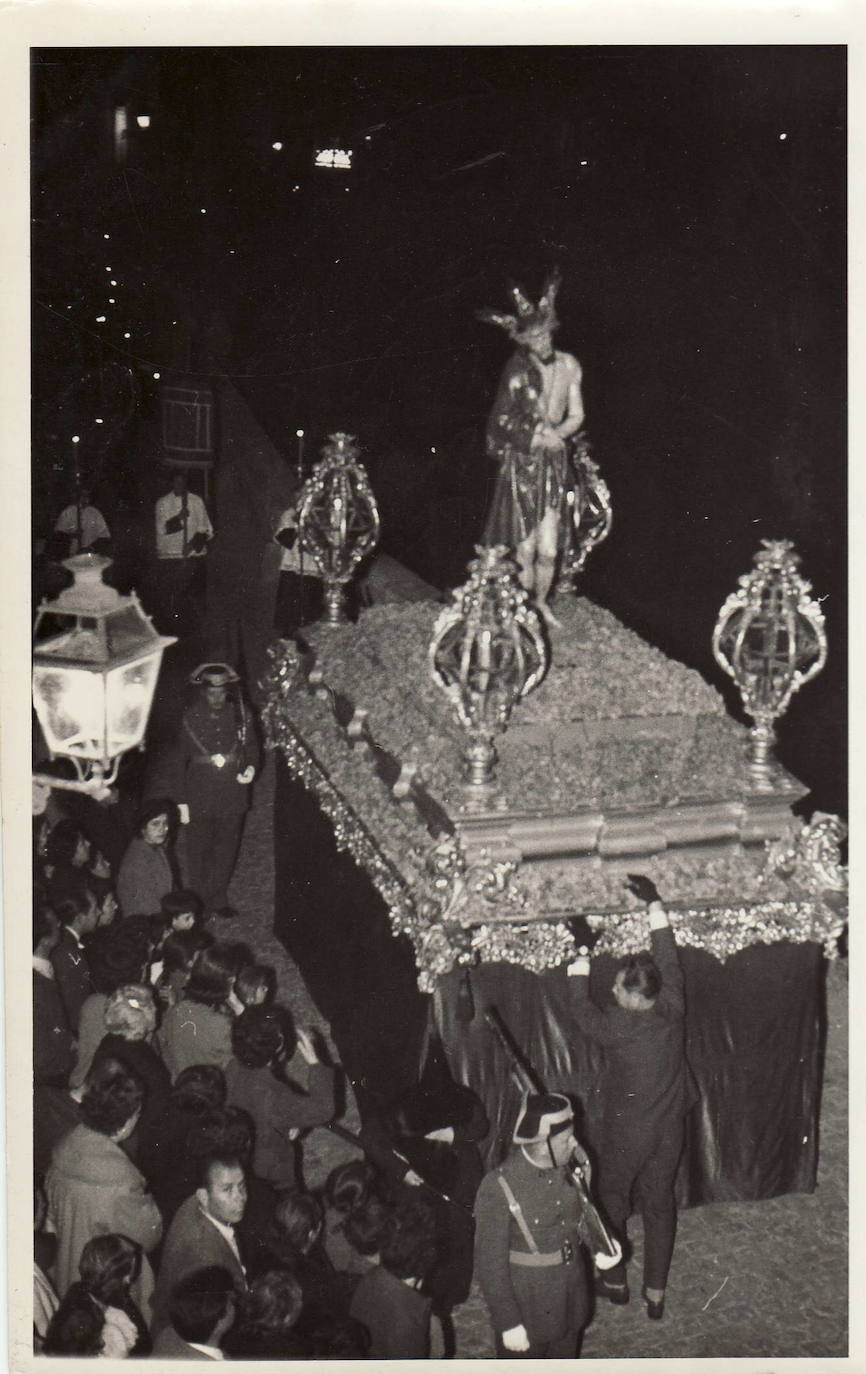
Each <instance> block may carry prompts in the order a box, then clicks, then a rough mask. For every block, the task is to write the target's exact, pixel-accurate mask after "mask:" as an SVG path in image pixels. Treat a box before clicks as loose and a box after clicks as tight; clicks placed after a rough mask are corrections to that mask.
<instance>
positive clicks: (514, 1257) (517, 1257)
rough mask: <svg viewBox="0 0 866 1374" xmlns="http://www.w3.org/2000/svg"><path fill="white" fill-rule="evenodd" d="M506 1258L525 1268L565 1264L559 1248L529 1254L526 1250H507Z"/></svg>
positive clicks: (542, 1267)
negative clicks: (545, 1252) (543, 1252)
mask: <svg viewBox="0 0 866 1374" xmlns="http://www.w3.org/2000/svg"><path fill="white" fill-rule="evenodd" d="M508 1258H509V1260H510V1262H511V1263H512V1264H521V1265H524V1266H525V1267H526V1268H527V1269H536V1268H539V1269H548V1268H551V1267H552V1266H553V1265H554V1264H565V1262H566V1261H565V1258H564V1256H563V1253H562V1251H561V1250H551V1251H548V1253H547V1254H541V1252H540V1251H539V1252H537V1253H536V1254H534V1255H533V1254H530V1253H529V1251H528V1250H509V1252H508Z"/></svg>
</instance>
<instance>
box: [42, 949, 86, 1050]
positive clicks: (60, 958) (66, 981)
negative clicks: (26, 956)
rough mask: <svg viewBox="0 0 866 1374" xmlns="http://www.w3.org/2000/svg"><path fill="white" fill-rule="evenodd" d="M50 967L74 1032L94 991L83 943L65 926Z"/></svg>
mask: <svg viewBox="0 0 866 1374" xmlns="http://www.w3.org/2000/svg"><path fill="white" fill-rule="evenodd" d="M51 967H52V968H53V969H54V977H55V979H56V980H57V991H58V993H59V994H60V1001H61V1002H62V1004H63V1010H64V1012H65V1013H66V1024H67V1026H68V1027H69V1030H70V1031H71V1032H72V1034H73V1035H76V1034H77V1032H78V1020H79V1017H80V1016H81V1008H82V1007H83V1006H84V1003H85V1002H86V1001H87V999H88V997H89V996H90V994H91V993H92V992H93V982H92V980H91V977H90V966H89V965H88V962H87V955H86V953H85V950H84V945H83V944H79V942H78V940H76V938H75V936H74V935H73V933H72V931H71V930H69V929H68V928H67V927H66V926H64V927H63V929H62V931H61V932H60V939H59V940H58V941H57V944H56V945H55V946H54V949H53V950H52V951H51Z"/></svg>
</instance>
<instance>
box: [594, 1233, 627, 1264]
mask: <svg viewBox="0 0 866 1374" xmlns="http://www.w3.org/2000/svg"><path fill="white" fill-rule="evenodd" d="M613 1243H614V1245H615V1246H616V1254H615V1255H593V1257H592V1258H593V1259H594V1260H595V1267H596V1269H601V1270H602V1271H604V1270H605V1269H613V1268H614V1266H615V1265H617V1264H619V1262H620V1260H621V1259H622V1246H621V1245H620V1243H619V1241H618V1240H615V1241H614V1242H613Z"/></svg>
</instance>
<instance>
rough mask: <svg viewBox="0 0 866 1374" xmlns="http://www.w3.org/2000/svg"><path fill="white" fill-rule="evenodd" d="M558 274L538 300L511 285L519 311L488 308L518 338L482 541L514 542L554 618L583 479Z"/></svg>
mask: <svg viewBox="0 0 866 1374" xmlns="http://www.w3.org/2000/svg"><path fill="white" fill-rule="evenodd" d="M558 288H559V277H558V276H557V275H554V276H552V277H551V278H549V280H548V281H547V284H546V285H545V288H544V291H543V293H542V296H541V299H540V301H539V302H538V305H537V306H535V305H533V304H532V302H531V301H530V300H529V298H528V297H527V296H526V295H525V294H524V292H523V291H522V289H521V288H520V287H519V286H515V287H513V288H512V291H511V294H512V297H513V299H514V303H515V307H516V314H514V315H504V314H500V313H498V312H496V311H492V310H485V311H481V312H480V315H479V318H481V319H483V320H485V321H487V322H488V323H490V324H498V325H500V326H501V327H502V328H503V329H505V330H506V331H507V333H508V334H509V336H510V337H511V338H512V339H513V340H514V342H515V343H516V344H517V350H516V352H515V353H513V354H512V356H511V357H510V358H509V360H508V362H507V363H506V364H505V368H504V371H503V373H502V377H501V378H500V382H499V390H498V391H497V393H496V399H495V401H494V403H493V409H492V411H491V413H490V418H489V420H488V423H487V453H488V455H489V456H490V457H491V458H495V459H496V460H497V462H498V464H499V470H498V473H497V476H496V483H495V486H494V491H493V498H492V501H491V503H490V509H489V511H488V514H487V520H486V523H485V527H484V535H483V542H484V543H485V544H487V545H496V544H504V545H506V546H508V547H509V548H511V549H512V550H513V551H514V552H515V553H516V556H517V561H518V563H519V565H520V580H521V582H522V584H523V586H524V587H525V588H526V590H527V591H528V592H529V593H530V594H531V595H532V597H533V598H534V601H535V605H536V607H537V608H538V610H539V612H540V613H541V615H542V616H543V618H544V619H545V621H546V622H547V623H548V624H554V625H555V624H556V623H557V621H556V617H555V616H554V614H553V612H552V610H551V609H550V606H549V605H548V597H549V596H550V592H551V589H552V587H553V581H554V577H555V574H556V563H557V558H558V556H559V555H560V553H561V552H562V551H563V549H565V548H567V547H568V545H569V544H570V542H571V538H572V535H573V528H572V523H573V511H574V510H575V509H576V508H577V507H576V503H575V485H576V479H575V476H574V474H573V472H572V468H571V457H570V452H569V441H570V440H572V438H573V436H574V435H576V434H577V432H578V430H579V429H580V428H581V426H582V424H583V419H584V415H583V398H582V394H581V378H582V373H581V367H580V363H579V362H578V361H577V359H576V358H574V357H572V355H571V354H570V353H562V352H560V351H559V350H558V349H555V348H554V347H553V331H554V330H555V329H556V327H557V324H558V321H557V318H556V311H555V302H556V293H557V290H558Z"/></svg>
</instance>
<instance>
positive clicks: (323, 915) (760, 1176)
mask: <svg viewBox="0 0 866 1374" xmlns="http://www.w3.org/2000/svg"><path fill="white" fill-rule="evenodd" d="M274 850H275V864H276V911H275V923H274V928H275V931H276V933H277V935H278V936H279V938H280V939H281V940H282V941H283V943H284V944H285V946H286V948H287V949H288V951H289V953H290V954H291V956H292V957H293V959H294V960H295V961H296V963H297V964H298V967H299V968H300V971H301V974H302V976H303V978H304V981H305V983H306V984H307V987H308V988H309V990H310V993H311V995H312V997H313V999H314V1001H315V1003H316V1005H317V1006H318V1007H319V1009H320V1011H321V1012H322V1014H323V1016H325V1017H326V1018H327V1020H328V1021H329V1022H330V1024H331V1029H332V1033H333V1037H334V1040H335V1042H336V1044H337V1047H338V1049H339V1052H340V1057H341V1060H342V1063H343V1065H344V1067H345V1069H346V1071H347V1073H348V1075H349V1078H350V1079H351V1081H352V1084H353V1087H354V1089H355V1093H356V1096H357V1098H358V1104H359V1107H360V1109H361V1112H362V1115H366V1114H367V1112H368V1111H370V1110H374V1109H376V1108H378V1107H381V1106H382V1105H385V1104H386V1103H388V1102H389V1101H391V1100H393V1099H394V1098H396V1097H397V1096H398V1095H399V1094H400V1093H401V1092H402V1091H404V1090H405V1089H407V1088H409V1087H411V1086H412V1085H413V1084H414V1083H415V1082H417V1080H418V1077H419V1068H420V1063H421V1059H422V1056H424V1057H426V1055H427V1052H428V1050H429V1047H430V1046H429V1041H428V1038H427V1028H428V1023H429V1025H430V1026H432V1027H433V1028H435V1031H436V1032H438V1037H440V1038H441V1043H442V1046H443V1047H444V1051H445V1057H446V1059H447V1065H448V1066H449V1067H450V1071H451V1073H452V1074H453V1076H454V1077H455V1078H456V1079H458V1080H459V1081H462V1082H465V1083H467V1084H468V1085H469V1086H470V1087H471V1088H474V1089H475V1091H476V1092H477V1093H478V1094H479V1096H480V1097H481V1099H482V1101H483V1103H484V1105H485V1108H486V1110H487V1113H488V1116H489V1118H490V1122H491V1130H490V1134H489V1136H488V1138H487V1141H486V1142H485V1143H484V1148H485V1150H486V1153H487V1158H488V1162H490V1163H492V1162H496V1161H498V1160H499V1159H500V1158H501V1157H502V1156H503V1155H504V1153H505V1152H506V1149H507V1147H508V1142H509V1140H510V1138H511V1130H512V1126H513V1123H514V1118H515V1116H516V1113H517V1108H518V1105H519V1094H518V1092H517V1090H516V1088H515V1086H514V1083H513V1080H512V1078H511V1075H510V1072H509V1068H508V1064H507V1063H506V1061H505V1058H504V1055H503V1052H502V1050H501V1048H500V1046H499V1044H498V1042H497V1041H495V1040H494V1038H493V1035H492V1033H491V1032H490V1030H489V1029H488V1027H487V1025H486V1023H485V1021H484V1017H483V1011H484V1008H485V1007H486V1006H487V1005H488V1004H493V1005H495V1006H496V1007H497V1008H498V1009H499V1011H500V1013H501V1014H502V1016H503V1018H504V1020H505V1021H506V1023H507V1025H508V1026H509V1027H510V1028H511V1030H512V1032H513V1034H514V1037H515V1039H516V1040H517V1042H518V1043H519V1044H520V1045H521V1046H522V1048H523V1050H524V1052H525V1053H526V1054H527V1055H528V1057H529V1058H530V1059H531V1061H532V1063H533V1065H534V1067H535V1069H536V1071H537V1072H538V1073H539V1075H540V1076H541V1077H542V1078H543V1079H544V1080H545V1082H546V1083H547V1085H548V1086H549V1087H551V1088H556V1089H558V1090H560V1091H564V1092H568V1093H571V1094H573V1095H574V1096H575V1098H576V1100H577V1103H578V1106H579V1110H580V1114H581V1116H582V1122H581V1126H580V1129H581V1130H582V1131H583V1136H584V1138H585V1139H586V1142H587V1143H588V1145H589V1147H590V1149H592V1148H593V1145H594V1141H595V1139H596V1137H597V1129H598V1122H599V1117H600V1111H599V1106H600V1096H599V1094H600V1084H601V1076H602V1069H603V1060H602V1058H601V1052H600V1051H599V1050H598V1049H596V1048H595V1047H593V1046H592V1045H591V1044H589V1043H588V1042H587V1041H586V1040H585V1039H584V1038H583V1036H582V1035H581V1033H580V1032H579V1031H578V1030H577V1028H576V1026H575V1025H574V1022H573V1018H572V1016H571V1012H570V997H571V991H570V986H569V980H568V978H567V977H566V975H565V972H564V970H563V969H555V970H551V971H549V972H546V973H543V974H540V975H537V974H532V973H529V972H527V971H526V970H525V969H522V968H520V967H518V966H516V965H512V964H482V965H481V966H480V967H478V968H476V969H473V970H472V972H471V974H469V983H470V985H471V995H470V996H467V988H466V975H465V973H464V972H462V971H458V972H455V973H453V974H451V975H449V976H448V977H447V978H444V979H442V980H440V984H439V988H438V990H437V993H436V996H435V998H434V999H430V998H429V997H425V996H423V995H422V994H421V993H419V992H418V988H417V983H416V972H415V964H414V958H413V952H412V948H411V945H410V943H409V941H408V940H407V939H406V938H405V937H401V938H399V939H395V937H394V936H393V935H392V933H391V929H390V925H389V922H388V913H387V910H386V908H385V905H384V903H383V901H382V899H381V898H380V897H379V895H378V893H377V892H376V891H375V889H374V887H373V885H372V883H371V882H370V880H369V878H368V877H367V875H366V873H364V872H363V870H362V869H360V868H359V867H358V865H356V864H355V862H354V860H353V859H351V858H350V856H349V855H348V854H345V853H340V852H339V851H338V850H337V847H336V844H335V842H334V835H333V831H332V828H331V825H330V822H329V821H328V820H327V818H326V817H325V816H324V814H323V813H322V812H321V811H320V810H319V807H318V805H317V803H316V801H315V799H314V797H313V796H312V795H311V794H310V793H309V792H307V791H306V789H305V788H304V787H303V786H302V785H301V784H300V783H297V782H295V781H294V780H293V779H292V777H291V775H290V774H289V772H288V769H287V768H286V766H285V764H284V763H283V761H282V759H281V758H280V757H279V755H278V757H277V789H276V798H275V809H274ZM680 955H681V958H682V963H683V973H684V977H685V986H686V999H687V1053H688V1058H689V1063H690V1065H691V1068H692V1071H693V1073H694V1075H695V1078H696V1079H697V1083H698V1087H699V1090H700V1093H701V1100H700V1102H699V1104H698V1106H697V1107H696V1108H695V1109H694V1111H693V1112H692V1113H691V1114H690V1116H689V1117H688V1119H687V1123H686V1148H685V1152H684V1157H683V1163H682V1167H681V1170H680V1176H679V1180H678V1196H679V1201H680V1203H681V1204H682V1205H684V1206H693V1205H696V1204H699V1203H703V1202H722V1201H731V1200H734V1199H758V1198H768V1197H775V1196H777V1195H778V1194H782V1193H789V1192H811V1191H813V1189H814V1187H815V1173H816V1167H817V1158H818V1137H817V1130H818V1108H819V1101H820V1082H821V1063H822V1057H823V1040H824V1002H823V988H824V981H823V976H824V965H823V959H822V954H821V950H820V947H819V946H817V945H815V944H801V945H795V944H776V945H755V946H752V947H751V948H750V949H747V950H744V951H742V952H741V953H740V954H735V955H734V956H733V957H732V958H730V959H728V960H727V962H726V963H724V964H722V963H720V961H719V960H718V959H714V958H713V957H712V956H711V955H709V954H706V953H704V952H703V951H700V950H693V949H683V950H681V951H680ZM615 967H616V965H615V962H614V961H613V960H612V959H610V958H605V957H599V958H596V959H594V960H593V964H592V980H591V989H592V993H593V996H594V997H596V998H597V999H598V1000H599V1001H602V1002H603V1000H604V998H605V996H606V995H607V994H608V992H609V989H610V986H611V983H612V981H613V975H614V971H615ZM431 1001H432V1006H431ZM442 1070H443V1059H442V1056H441V1055H440V1056H436V1055H434V1056H433V1059H432V1061H431V1062H428V1063H427V1064H426V1066H425V1075H430V1074H432V1075H434V1076H435V1075H436V1074H438V1073H441V1072H442Z"/></svg>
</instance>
